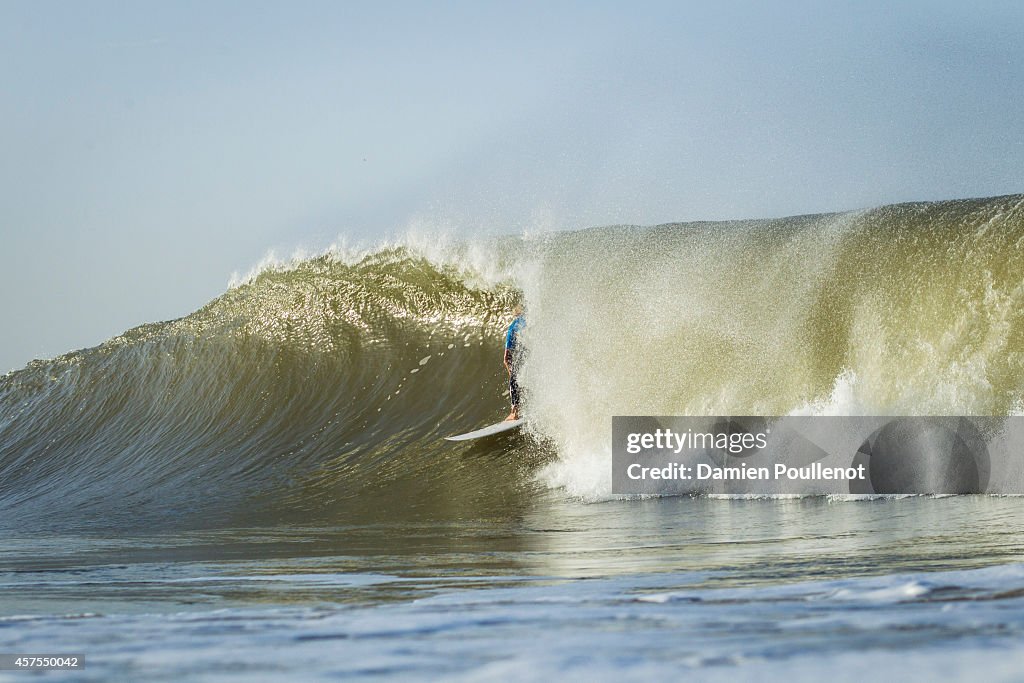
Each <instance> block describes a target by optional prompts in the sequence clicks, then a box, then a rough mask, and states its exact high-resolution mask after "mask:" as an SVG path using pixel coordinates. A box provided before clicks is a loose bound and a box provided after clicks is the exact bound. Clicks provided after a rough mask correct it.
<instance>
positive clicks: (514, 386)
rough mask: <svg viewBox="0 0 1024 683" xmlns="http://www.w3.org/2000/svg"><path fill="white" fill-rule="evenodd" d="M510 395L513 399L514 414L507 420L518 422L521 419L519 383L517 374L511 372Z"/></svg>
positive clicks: (509, 381)
mask: <svg viewBox="0 0 1024 683" xmlns="http://www.w3.org/2000/svg"><path fill="white" fill-rule="evenodd" d="M508 395H509V397H510V398H511V399H512V412H511V413H509V414H508V417H506V418H505V419H506V420H518V419H519V382H517V381H516V373H515V372H510V373H509V375H508Z"/></svg>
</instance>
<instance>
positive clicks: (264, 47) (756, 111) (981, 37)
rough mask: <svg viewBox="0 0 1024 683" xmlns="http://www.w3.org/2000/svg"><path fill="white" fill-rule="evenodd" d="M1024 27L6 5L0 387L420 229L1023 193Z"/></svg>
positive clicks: (917, 13) (591, 7) (681, 16)
mask: <svg viewBox="0 0 1024 683" xmlns="http://www.w3.org/2000/svg"><path fill="white" fill-rule="evenodd" d="M890 5H892V6H890ZM1022 36H1024V3H1019V2H1016V1H1014V2H982V3H980V4H975V3H967V2H964V3H946V2H930V1H919V2H904V3H873V2H772V3H758V2H714V3H710V2H708V3H700V4H689V3H681V2H663V3H660V2H651V3H643V2H640V3H638V2H619V3H598V2H579V3H569V2H538V3H524V2H516V3H483V2H462V3H427V2H417V3H412V2H408V3H405V2H366V3H354V2H352V3H346V2H288V3H284V2H282V3H257V2H244V3H241V2H240V3H226V2H152V3H147V2H130V3H120V2H117V3H115V2H85V1H83V2H10V1H0V145H2V149H3V154H2V155H0V188H2V189H0V226H2V237H0V259H2V262H0V287H2V291H3V294H2V295H0V319H2V320H3V322H4V332H5V334H4V339H3V343H2V345H0V372H2V371H4V370H6V369H9V368H14V367H20V366H21V365H23V364H24V363H25V362H27V361H28V360H29V359H31V358H34V357H40V356H52V355H56V354H58V353H61V352H64V351H67V350H70V349H73V348H78V347H81V346H88V345H93V344H97V343H99V342H101V341H103V340H104V339H106V338H108V337H110V336H112V335H114V334H117V333H119V332H121V331H123V330H124V329H127V328H129V327H132V326H135V325H137V324H140V323H143V322H149V321H154V320H161V319H167V318H172V317H177V316H180V315H183V314H186V313H188V312H190V311H192V310H194V309H196V308H198V307H199V306H201V305H202V304H204V303H205V302H206V301H208V300H209V299H211V298H213V297H214V296H216V295H218V294H219V293H221V292H222V291H223V290H224V288H225V285H226V283H227V282H228V279H229V277H230V275H231V273H232V272H234V271H241V272H245V271H247V270H249V268H250V267H251V266H252V265H253V264H254V263H256V262H257V261H259V259H260V258H261V256H262V255H263V254H264V253H265V252H266V251H267V250H268V249H271V248H274V249H276V250H277V251H279V252H284V253H288V252H290V251H291V250H292V249H294V248H297V247H306V248H317V247H322V246H325V245H326V244H329V243H330V242H332V241H334V240H335V239H336V238H337V237H338V236H344V237H346V238H348V239H349V240H350V241H354V242H363V243H367V242H368V243H372V242H374V241H376V240H379V239H381V238H383V237H385V236H394V235H400V234H402V233H403V232H404V231H405V230H406V229H407V227H408V226H409V225H410V224H411V223H416V224H418V225H426V226H431V225H437V226H445V228H446V229H452V228H454V229H455V230H457V231H462V232H464V233H466V234H470V233H478V232H480V231H486V232H517V231H522V230H524V229H528V230H537V229H561V228H573V227H583V226H589V225H597V224H607V223H620V222H627V223H639V224H650V223H659V222H666V221H675V220H699V219H721V218H753V217H764V216H778V215H788V214H799V213H810V212H818V211H834V210H845V209H855V208H862V207H866V206H873V205H878V204H883V203H889V202H895V201H905V200H919V199H948V198H955V197H964V196H988V195H998V194H1007V193H1013V192H1021V191H1024V184H1022V179H1024V172H1022V170H1021V169H1024V41H1022V40H1021V37H1022Z"/></svg>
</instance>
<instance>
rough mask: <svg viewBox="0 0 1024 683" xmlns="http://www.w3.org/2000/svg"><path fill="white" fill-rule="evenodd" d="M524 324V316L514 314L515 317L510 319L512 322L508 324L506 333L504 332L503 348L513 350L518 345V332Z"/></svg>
mask: <svg viewBox="0 0 1024 683" xmlns="http://www.w3.org/2000/svg"><path fill="white" fill-rule="evenodd" d="M525 324H526V318H524V317H523V316H521V315H518V316H516V319H515V320H513V321H512V324H511V325H509V326H508V333H506V334H505V349H506V350H508V351H515V350H516V348H518V346H519V332H520V331H521V330H522V329H523V325H525Z"/></svg>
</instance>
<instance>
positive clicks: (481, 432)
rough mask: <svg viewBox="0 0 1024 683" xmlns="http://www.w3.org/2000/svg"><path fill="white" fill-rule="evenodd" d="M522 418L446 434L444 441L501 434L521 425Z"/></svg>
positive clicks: (467, 439) (465, 439)
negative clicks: (459, 432) (460, 432)
mask: <svg viewBox="0 0 1024 683" xmlns="http://www.w3.org/2000/svg"><path fill="white" fill-rule="evenodd" d="M523 422H524V420H522V419H519V420H505V421H504V422H499V423H498V424H495V425H491V426H490V427H484V428H483V429H478V430H476V431H475V432H466V433H465V434H459V435H458V436H446V437H444V438H445V440H446V441H470V440H472V439H482V438H484V437H485V436H493V435H494V434H501V433H502V432H507V431H510V430H513V429H519V427H521V426H522V424H523Z"/></svg>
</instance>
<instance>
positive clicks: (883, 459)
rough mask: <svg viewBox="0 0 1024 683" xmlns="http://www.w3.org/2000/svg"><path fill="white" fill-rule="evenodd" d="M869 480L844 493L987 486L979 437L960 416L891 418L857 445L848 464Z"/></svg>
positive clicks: (852, 483) (984, 455)
mask: <svg viewBox="0 0 1024 683" xmlns="http://www.w3.org/2000/svg"><path fill="white" fill-rule="evenodd" d="M858 465H864V466H865V469H866V471H867V472H868V475H869V476H868V479H869V482H870V483H869V482H861V481H859V480H851V481H850V493H982V492H983V491H985V489H986V488H987V487H988V475H989V454H988V448H987V447H986V445H985V439H984V437H982V435H981V433H980V432H979V431H978V429H977V427H976V426H975V425H974V424H973V423H972V422H971V421H970V420H968V419H966V418H941V417H936V418H897V419H895V420H892V421H891V422H889V423H888V424H886V425H885V426H883V427H882V428H880V429H878V430H876V431H875V432H874V433H873V434H872V435H871V436H869V437H868V439H867V440H866V441H865V442H864V443H863V444H862V445H861V447H860V448H859V449H858V451H857V455H856V456H855V457H854V460H853V466H854V467H856V466H858Z"/></svg>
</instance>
